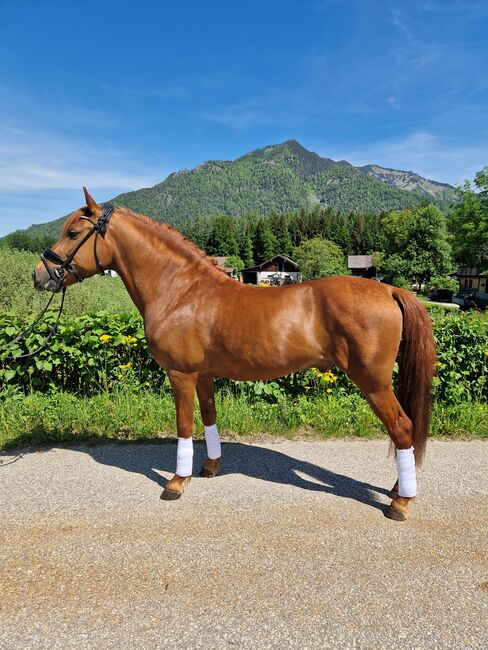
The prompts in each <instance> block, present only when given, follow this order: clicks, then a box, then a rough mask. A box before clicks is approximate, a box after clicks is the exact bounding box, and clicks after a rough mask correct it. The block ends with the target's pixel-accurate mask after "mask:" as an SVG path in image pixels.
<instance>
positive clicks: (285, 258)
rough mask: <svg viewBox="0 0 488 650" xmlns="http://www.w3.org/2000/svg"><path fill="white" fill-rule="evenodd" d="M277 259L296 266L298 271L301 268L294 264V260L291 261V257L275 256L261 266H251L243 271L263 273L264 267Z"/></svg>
mask: <svg viewBox="0 0 488 650" xmlns="http://www.w3.org/2000/svg"><path fill="white" fill-rule="evenodd" d="M277 259H280V260H284V261H285V262H289V263H290V264H291V265H292V266H294V267H295V268H296V270H297V271H298V270H299V268H300V267H299V265H298V264H297V263H296V262H294V261H293V260H291V259H290V258H289V257H286V256H285V255H274V256H273V257H270V258H269V260H265V261H264V262H261V264H256V266H249V267H248V268H246V269H242V270H243V271H261V269H262V268H263V266H265V265H266V264H269V263H270V262H273V261H274V260H277Z"/></svg>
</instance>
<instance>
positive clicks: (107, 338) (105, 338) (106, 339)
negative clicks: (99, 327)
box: [100, 334, 112, 345]
mask: <svg viewBox="0 0 488 650" xmlns="http://www.w3.org/2000/svg"><path fill="white" fill-rule="evenodd" d="M111 338H112V337H111V336H110V334H102V336H101V337H100V341H101V342H102V343H103V344H104V345H105V343H108V342H109V341H110V339H111Z"/></svg>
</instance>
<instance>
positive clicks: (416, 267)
mask: <svg viewBox="0 0 488 650" xmlns="http://www.w3.org/2000/svg"><path fill="white" fill-rule="evenodd" d="M451 254H452V250H451V245H450V244H449V241H448V232H447V221H446V217H445V215H444V214H443V213H442V212H441V211H440V210H439V208H437V207H436V206H435V205H432V203H429V204H427V205H425V206H420V207H419V208H416V209H415V210H414V211H413V217H412V219H411V220H410V223H409V233H408V242H407V246H406V248H405V254H404V259H405V260H406V261H407V270H408V274H407V275H406V277H407V278H413V279H415V280H416V281H417V282H418V284H419V286H422V285H423V284H424V283H425V282H426V281H427V280H429V279H430V278H431V277H432V276H433V275H445V274H446V273H448V272H449V271H452V270H453V267H452V262H451Z"/></svg>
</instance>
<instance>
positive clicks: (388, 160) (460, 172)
mask: <svg viewBox="0 0 488 650" xmlns="http://www.w3.org/2000/svg"><path fill="white" fill-rule="evenodd" d="M487 151H488V148H487V147H486V146H483V144H482V143H480V144H479V145H469V146H462V145H457V144H451V143H450V142H448V141H447V140H446V139H443V138H440V137H439V136H436V135H433V134H432V133H428V132H425V131H416V132H413V133H410V134H409V135H407V136H406V137H404V138H398V139H392V140H385V141H382V142H378V143H376V144H372V145H370V146H369V147H368V146H365V147H362V148H361V149H360V150H358V149H355V150H354V149H353V150H350V151H341V152H340V153H339V154H337V155H336V156H334V157H340V158H343V159H345V160H348V161H349V162H350V163H352V164H353V165H356V166H360V165H366V164H368V163H374V164H377V165H381V166H382V167H391V168H393V169H404V170H408V171H414V172H416V173H417V174H420V175H421V176H424V177H425V178H430V179H432V180H436V181H440V182H443V183H451V184H452V185H456V184H458V183H462V182H463V181H464V180H465V179H466V178H473V176H474V174H475V173H476V172H477V171H479V170H480V169H481V168H482V167H483V166H484V165H486V164H488V155H487ZM319 153H320V151H319ZM322 155H329V156H330V149H329V150H328V151H327V152H324V153H323V154H322Z"/></svg>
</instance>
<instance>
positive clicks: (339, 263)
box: [293, 237, 348, 280]
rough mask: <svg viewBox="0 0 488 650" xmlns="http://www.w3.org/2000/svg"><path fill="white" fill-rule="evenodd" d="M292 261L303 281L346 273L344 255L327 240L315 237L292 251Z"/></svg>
mask: <svg viewBox="0 0 488 650" xmlns="http://www.w3.org/2000/svg"><path fill="white" fill-rule="evenodd" d="M293 259H294V260H295V262H297V263H298V264H299V265H300V271H301V273H302V277H303V279H304V280H313V279H315V278H322V277H325V276H328V275H345V274H347V273H348V270H347V267H346V259H345V256H344V253H343V252H342V250H341V249H340V248H339V246H337V244H334V242H331V241H329V240H328V239H321V238H320V237H315V238H314V239H308V240H306V241H304V242H303V243H302V244H300V246H297V247H296V248H295V249H294V250H293Z"/></svg>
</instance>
